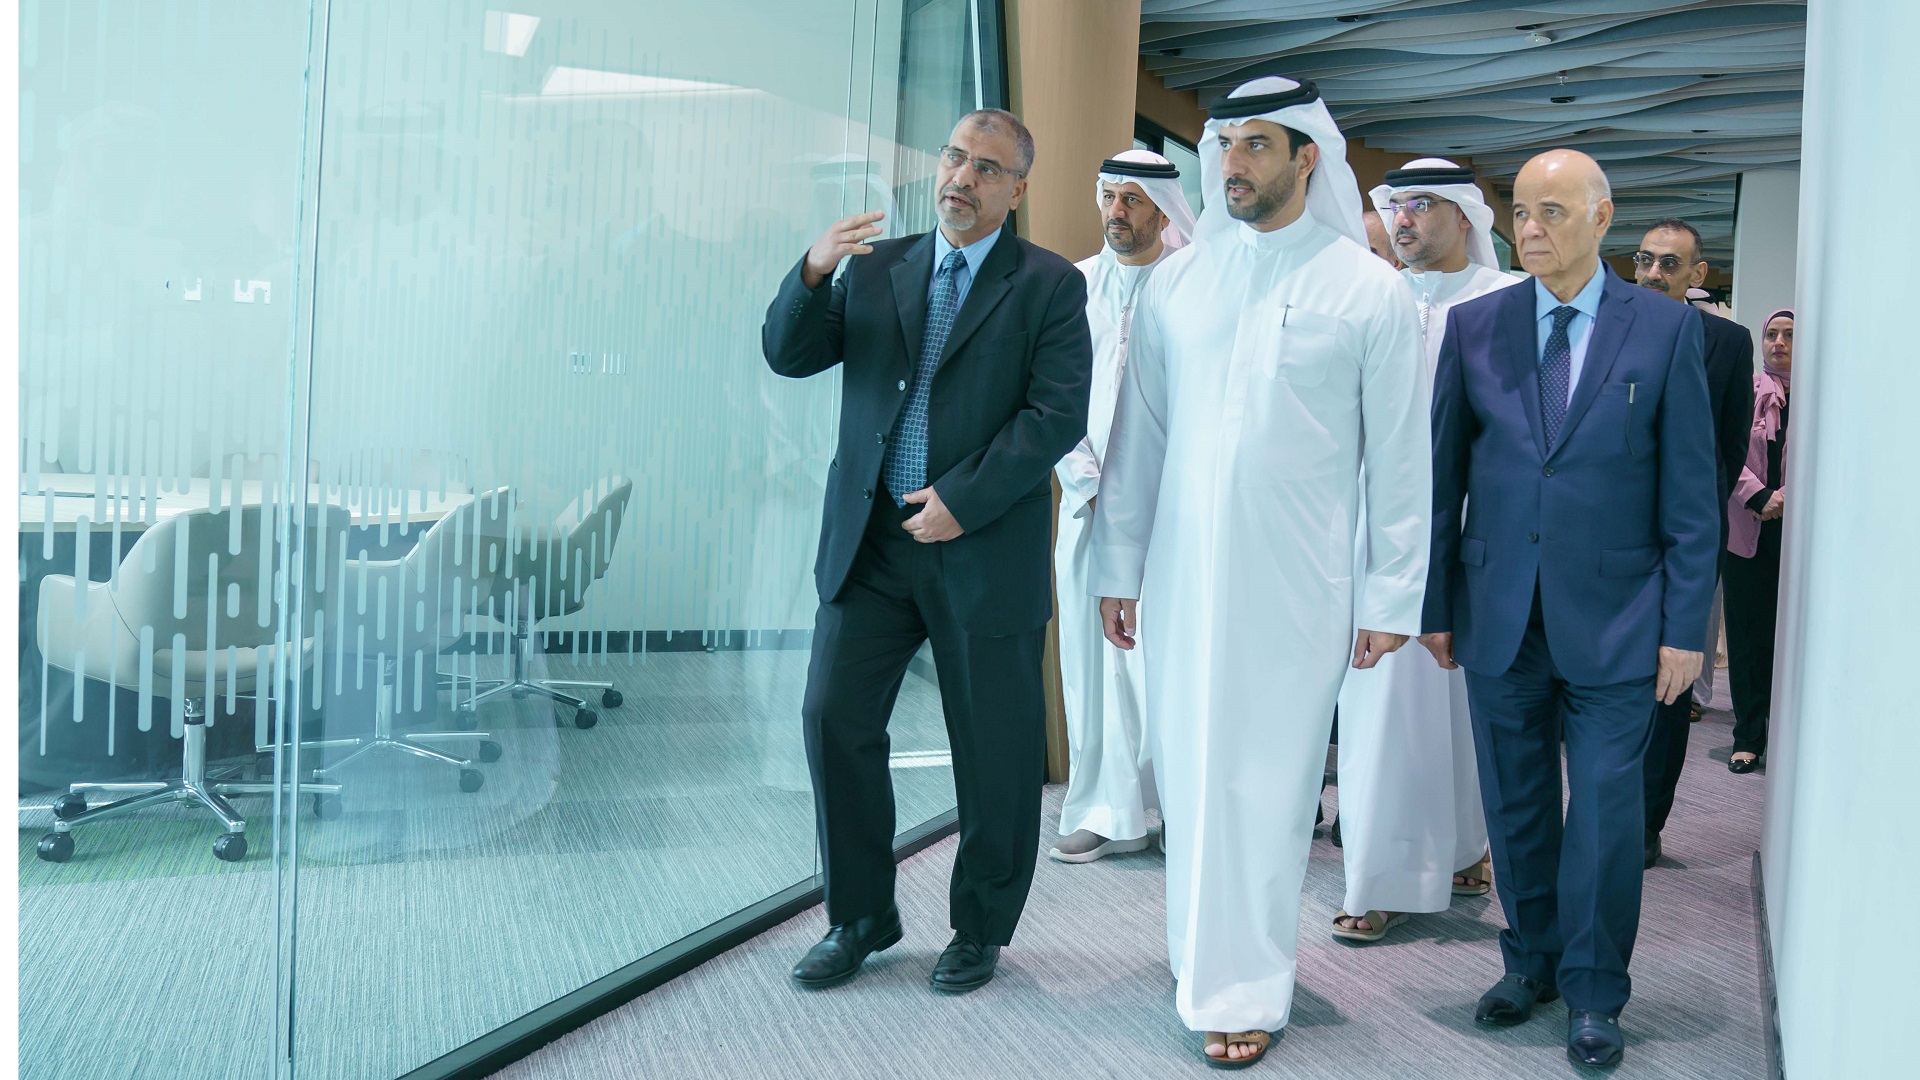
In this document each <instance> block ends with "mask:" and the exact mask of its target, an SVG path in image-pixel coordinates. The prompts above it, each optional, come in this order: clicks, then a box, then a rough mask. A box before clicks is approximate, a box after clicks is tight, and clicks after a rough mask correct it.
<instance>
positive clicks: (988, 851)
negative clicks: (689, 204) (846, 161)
mask: <svg viewBox="0 0 1920 1080" xmlns="http://www.w3.org/2000/svg"><path fill="white" fill-rule="evenodd" d="M1032 167H1033V136H1032V135H1031V134H1029V133H1028V131H1027V128H1026V126H1025V125H1024V124H1022V123H1021V122H1020V120H1019V118H1017V117H1015V116H1014V115H1013V114H1012V113H1008V112H1003V111H1000V110H998V109H984V110H979V111H976V112H972V113H969V114H967V115H966V116H964V117H962V118H961V119H960V123H959V124H958V125H957V126H955V128H954V129H953V134H952V135H951V136H950V137H949V139H948V145H946V146H943V147H941V148H940V150H939V151H938V154H937V158H936V161H935V184H934V192H935V204H934V209H935V211H936V213H937V215H938V217H939V220H940V226H939V228H937V229H935V230H934V231H932V232H930V233H924V234H921V235H918V236H908V237H902V238H900V239H895V240H884V241H879V242H875V243H868V241H870V240H873V239H874V237H875V236H877V235H878V234H879V233H880V231H881V229H880V227H879V225H878V224H876V223H877V222H878V221H879V220H880V219H881V217H882V216H883V214H882V213H880V212H868V213H864V214H856V215H854V216H852V217H849V218H845V219H842V220H840V221H837V222H835V223H834V224H833V225H832V226H830V227H829V228H828V229H827V231H826V232H825V233H824V234H823V235H822V236H821V237H820V239H819V240H818V241H816V242H815V243H814V245H813V247H812V249H811V250H809V251H808V252H807V253H806V255H805V256H804V257H803V258H802V259H801V260H800V261H799V263H797V264H796V265H795V266H794V267H793V269H792V270H790V271H789V272H788V273H787V275H786V278H785V280H783V281H782V282H781V284H780V291H779V294H778V295H777V296H776V297H775V298H774V301H773V303H772V305H771V306H770V307H768V309H767V320H766V324H765V326H764V327H763V329H762V334H761V343H762V348H763V350H764V352H765V354H766V358H767V363H768V365H769V366H770V367H772V368H773V370H774V371H775V372H777V373H778V374H781V375H785V376H789V377H792V378H805V377H807V376H810V375H817V374H819V373H821V372H823V371H826V370H828V369H830V368H833V367H835V366H836V365H838V366H839V367H840V368H841V378H842V384H841V386H842V389H841V403H840V431H839V446H838V453H837V454H836V455H835V457H834V459H833V462H832V463H831V464H830V465H829V466H828V469H827V490H826V507H825V513H824V514H823V520H822V522H821V528H820V553H819V558H818V560H817V561H816V562H815V564H814V579H815V584H816V586H817V587H818V589H819V592H820V610H819V614H818V616H817V618H816V621H815V626H814V634H813V656H812V661H811V664H810V666H809V668H808V672H807V690H806V697H805V700H804V702H803V704H802V706H801V719H802V723H803V726H804V730H805V733H806V742H807V761H808V765H809V767H810V768H811V771H812V774H813V791H814V806H815V810H816V816H817V819H818V833H819V840H820V852H821V863H822V867H823V870H824V874H825V877H826V900H827V921H828V923H829V924H831V926H830V929H829V930H828V931H827V934H826V937H825V938H824V939H823V940H822V941H821V942H820V943H819V944H818V945H815V946H814V947H813V949H812V950H811V951H809V952H808V953H807V955H806V956H805V957H804V958H803V959H802V960H801V961H800V963H799V964H798V965H796V966H795V967H794V969H793V979H794V981H795V982H796V983H798V984H799V985H801V986H803V987H808V988H819V987H826V986H832V985H835V984H837V983H841V982H845V981H847V980H848V979H851V978H853V977H854V976H855V975H856V974H858V973H859V970H860V965H861V964H862V963H864V962H865V960H866V958H867V956H868V955H869V954H871V953H873V952H877V951H879V950H881V949H886V948H890V947H891V946H893V945H895V944H897V943H898V942H899V941H900V939H901V926H900V913H899V910H898V909H897V908H896V907H895V906H894V898H893V883H894V861H893V833H894V804H893V782H892V777H891V775H890V773H889V771H888V754H887V745H888V744H887V720H888V717H889V716H890V715H891V713H892V712H893V704H894V700H895V698H896V697H897V696H898V694H899V691H900V683H901V680H902V678H903V677H904V676H905V674H906V670H907V663H908V661H910V660H911V659H912V658H913V656H914V654H915V653H916V652H917V651H918V650H919V648H920V645H921V643H922V642H926V641H929V640H930V641H931V642H932V644H933V660H934V667H935V669H936V670H937V672H938V674H939V680H940V693H941V699H942V703H943V706H944V709H945V712H946V720H947V735H948V738H949V740H950V743H951V747H952V753H953V782H954V790H955V795H956V796H957V801H958V803H959V812H960V849H959V854H958V856H957V858H956V860H955V865H954V870H953V887H952V893H951V903H952V923H953V929H954V936H953V940H952V943H951V944H950V945H948V946H947V949H946V951H945V952H943V953H942V954H941V956H940V960H939V962H938V964H936V965H935V967H934V969H933V976H932V985H933V988H934V989H936V990H942V991H947V992H953V993H958V992H963V991H967V990H972V989H975V988H977V987H980V986H983V985H985V984H986V982H987V981H988V980H989V979H991V978H992V977H993V973H994V970H995V965H996V964H997V963H998V959H999V952H1000V947H1001V946H1003V945H1006V944H1007V943H1008V942H1009V941H1011V940H1012V937H1013V930H1014V925H1015V924H1016V923H1017V922H1018V921H1019V918H1020V911H1021V908H1022V907H1023V906H1024V905H1025V903H1026V898H1027V889H1028V886H1029V885H1030V884H1031V883H1032V881H1033V871H1034V860H1035V858H1036V856H1037V855H1038V854H1039V843H1040V786H1041V783H1042V781H1043V779H1044V776H1043V773H1044V759H1045V755H1046V705H1045V698H1044V696H1043V690H1042V684H1041V658H1042V654H1043V650H1044V647H1045V632H1046V624H1047V620H1048V618H1049V617H1050V616H1051V615H1052V613H1053V597H1052V583H1051V571H1052V559H1051V540H1052V535H1051V534H1052V519H1053V501H1052V481H1051V476H1052V473H1053V467H1054V463H1055V462H1058V461H1059V460H1060V459H1061V458H1062V457H1064V456H1065V455H1066V453H1067V451H1069V450H1071V449H1073V447H1074V446H1075V445H1076V444H1077V443H1078V442H1079V441H1080V438H1081V436H1083V435H1085V434H1086V429H1087V400H1088V393H1089V385H1090V382H1091V379H1092V369H1093V344H1092V340H1091V337H1090V336H1089V332H1088V329H1087V315H1086V307H1087V290H1086V278H1085V277H1084V276H1083V275H1082V274H1081V273H1080V271H1079V270H1077V269H1075V268H1074V266H1073V264H1072V263H1069V262H1068V261H1066V260H1065V259H1063V258H1061V257H1060V256H1058V255H1055V254H1054V253H1052V252H1050V251H1047V250H1044V249H1042V248H1038V247H1035V246H1034V245H1032V244H1030V243H1028V242H1027V241H1025V240H1022V239H1020V238H1019V237H1017V236H1015V235H1014V234H1013V230H1012V229H1010V228H1007V227H1006V224H1007V215H1008V214H1009V212H1011V211H1012V209H1013V208H1014V207H1015V206H1018V205H1019V203H1020V199H1021V197H1022V196H1023V195H1024V194H1025V193H1026V190H1027V182H1026V176H1027V173H1028V171H1029V170H1030V169H1031V168H1032ZM848 256H853V258H852V259H851V260H850V261H848V262H847V266H846V271H845V273H842V274H841V275H840V276H839V280H838V281H834V280H833V274H834V271H835V269H836V268H837V267H839V266H840V264H841V261H842V260H843V259H847V257H848Z"/></svg>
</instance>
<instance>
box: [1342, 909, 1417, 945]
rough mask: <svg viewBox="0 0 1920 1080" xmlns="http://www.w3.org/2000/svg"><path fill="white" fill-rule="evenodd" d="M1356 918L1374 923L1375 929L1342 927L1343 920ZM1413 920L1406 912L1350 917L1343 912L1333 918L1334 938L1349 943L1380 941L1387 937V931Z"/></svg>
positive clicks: (1369, 913) (1379, 912)
mask: <svg viewBox="0 0 1920 1080" xmlns="http://www.w3.org/2000/svg"><path fill="white" fill-rule="evenodd" d="M1356 917H1357V918H1361V919H1365V920H1367V921H1368V922H1370V923H1372V924H1373V929H1371V930H1363V929H1361V928H1360V927H1358V926H1341V925H1340V920H1341V919H1352V918H1356ZM1411 918H1413V916H1412V915H1411V914H1409V913H1407V912H1404V911H1369V912H1366V913H1365V914H1363V915H1359V916H1353V915H1349V914H1347V913H1346V912H1344V911H1342V912H1341V913H1340V914H1338V915H1336V916H1334V917H1333V936H1334V937H1337V938H1345V939H1346V940H1348V941H1379V940H1380V939H1381V938H1383V937H1386V936H1387V931H1389V930H1391V929H1393V928H1394V927H1396V926H1399V925H1400V924H1401V923H1403V922H1406V921H1407V920H1408V919H1411Z"/></svg>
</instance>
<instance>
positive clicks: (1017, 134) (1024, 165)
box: [960, 109, 1033, 176]
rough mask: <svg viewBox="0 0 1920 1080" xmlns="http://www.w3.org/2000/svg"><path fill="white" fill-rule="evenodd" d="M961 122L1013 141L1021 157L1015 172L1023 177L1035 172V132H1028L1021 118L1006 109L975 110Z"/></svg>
mask: <svg viewBox="0 0 1920 1080" xmlns="http://www.w3.org/2000/svg"><path fill="white" fill-rule="evenodd" d="M960 122H961V123H963V124H972V125H974V126H975V127H978V128H981V129H982V130H985V131H990V132H992V133H993V134H995V135H1005V136H1007V137H1008V138H1010V139H1012V140H1013V148H1014V152H1015V153H1017V154H1019V155H1020V164H1019V167H1018V168H1017V169H1015V170H1014V171H1016V172H1018V173H1019V174H1020V175H1021V176H1025V175H1027V174H1028V173H1030V172H1032V171H1033V132H1031V131H1028V130H1027V125H1025V124H1023V123H1021V122H1020V118H1019V117H1017V116H1015V115H1013V114H1012V113H1010V112H1008V111H1007V110H1005V109H975V110H973V111H972V112H970V113H968V114H967V115H965V116H963V117H961V118H960Z"/></svg>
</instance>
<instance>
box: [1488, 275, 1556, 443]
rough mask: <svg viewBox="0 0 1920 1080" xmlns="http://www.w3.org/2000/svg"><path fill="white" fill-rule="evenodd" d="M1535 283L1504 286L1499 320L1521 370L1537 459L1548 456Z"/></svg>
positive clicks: (1511, 356)
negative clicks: (1503, 309) (1504, 313)
mask: <svg viewBox="0 0 1920 1080" xmlns="http://www.w3.org/2000/svg"><path fill="white" fill-rule="evenodd" d="M1536 287H1537V286H1534V285H1533V284H1531V283H1529V284H1528V285H1527V286H1526V287H1525V288H1513V289H1509V290H1507V317H1506V318H1504V319H1502V320H1500V321H1501V323H1502V324H1503V325H1504V326H1505V327H1506V331H1507V355H1508V358H1509V359H1510V361H1511V362H1512V364H1513V366H1514V370H1516V371H1518V372H1519V374H1520V397H1521V405H1522V406H1523V407H1525V409H1526V411H1527V427H1528V429H1529V430H1531V431H1532V432H1533V445H1534V447H1535V448H1536V449H1538V450H1539V451H1540V460H1542V461H1545V460H1546V459H1547V428H1546V424H1545V423H1544V422H1543V421H1542V420H1541V419H1540V357H1539V351H1540V349H1539V344H1538V342H1537V340H1536V338H1537V335H1536V334H1535V332H1534V326H1533V323H1534V315H1533V307H1534V297H1533V290H1534V289H1535V288H1536Z"/></svg>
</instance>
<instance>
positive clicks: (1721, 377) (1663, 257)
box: [1633, 218, 1753, 870]
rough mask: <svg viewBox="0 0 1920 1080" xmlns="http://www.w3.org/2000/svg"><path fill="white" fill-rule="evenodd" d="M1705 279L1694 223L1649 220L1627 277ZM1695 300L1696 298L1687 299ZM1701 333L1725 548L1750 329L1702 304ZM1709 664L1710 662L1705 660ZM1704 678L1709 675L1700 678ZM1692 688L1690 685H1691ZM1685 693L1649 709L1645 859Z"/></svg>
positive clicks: (1743, 448) (1653, 856)
mask: <svg viewBox="0 0 1920 1080" xmlns="http://www.w3.org/2000/svg"><path fill="white" fill-rule="evenodd" d="M1706 279H1707V260H1706V258H1705V257H1704V256H1703V255H1702V254H1701V252H1700V230H1698V229H1696V228H1694V227H1693V226H1692V225H1690V224H1688V223H1687V222H1684V221H1682V220H1680V219H1679V218H1667V219H1666V220H1664V221H1658V222H1655V223H1654V226H1653V228H1651V229H1648V230H1647V235H1646V236H1645V237H1644V238H1642V239H1641V241H1640V250H1639V251H1636V252H1634V253H1633V280H1634V283H1635V284H1638V285H1642V286H1645V287H1646V288H1649V289H1652V290H1653V291H1654V292H1657V293H1660V294H1661V295H1663V296H1667V297H1670V298H1672V299H1674V300H1678V301H1680V302H1681V303H1683V304H1684V303H1686V302H1687V293H1688V291H1689V290H1691V289H1694V288H1696V287H1698V286H1699V285H1700V284H1701V283H1702V282H1704V281H1705V280H1706ZM1693 306H1695V307H1698V305H1693ZM1700 318H1701V320H1702V322H1704V323H1705V329H1706V333H1707V351H1706V364H1707V394H1708V397H1709V399H1710V400H1709V404H1711V405H1712V406H1713V433H1714V434H1713V443H1714V450H1715V453H1714V460H1715V463H1716V464H1715V472H1716V473H1717V478H1718V481H1719V491H1720V551H1721V552H1722V553H1723V554H1724V552H1725V551H1726V550H1727V496H1728V495H1730V494H1731V493H1732V491H1733V482H1734V481H1735V480H1738V479H1739V478H1740V469H1741V468H1742V467H1743V466H1744V465H1745V464H1746V461H1747V433H1748V427H1749V425H1751V424H1752V422H1753V336H1752V335H1751V334H1748V333H1747V332H1746V330H1744V329H1742V328H1741V326H1740V324H1738V323H1736V322H1733V321H1731V320H1729V319H1723V318H1721V317H1720V316H1718V315H1715V314H1713V313H1711V312H1708V311H1704V310H1702V311H1701V312H1700ZM1719 636H1720V635H1719V620H1718V619H1717V618H1716V619H1714V620H1713V621H1712V622H1710V623H1709V624H1708V626H1707V647H1706V655H1708V656H1712V655H1713V653H1714V643H1715V639H1716V638H1718V637H1719ZM1707 667H1708V669H1709V670H1711V668H1712V665H1711V664H1709V665H1707ZM1703 681H1709V682H1710V680H1703ZM1696 690H1697V687H1696ZM1695 709H1696V706H1695V705H1694V696H1693V694H1690V693H1689V694H1682V695H1680V696H1679V697H1678V698H1676V699H1675V700H1674V701H1673V703H1672V704H1660V705H1658V706H1656V708H1655V710H1654V711H1655V719H1654V723H1653V742H1652V743H1650V744H1649V745H1648V747H1647V760H1646V788H1647V824H1646V833H1647V835H1646V854H1645V865H1646V867H1647V869H1649V870H1650V869H1652V868H1653V864H1654V863H1655V862H1657V861H1658V860H1659V858H1660V830H1661V829H1663V828H1665V827H1666V824H1667V814H1668V813H1669V812H1671V811H1672V810H1673V793H1674V790H1675V789H1676V788H1677V787H1679V785H1680V769H1681V767H1682V766H1683V765H1685V764H1686V762H1687V732H1688V726H1689V724H1690V722H1691V721H1692V719H1693V717H1694V716H1695V715H1696V713H1695V711H1694V710H1695Z"/></svg>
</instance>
